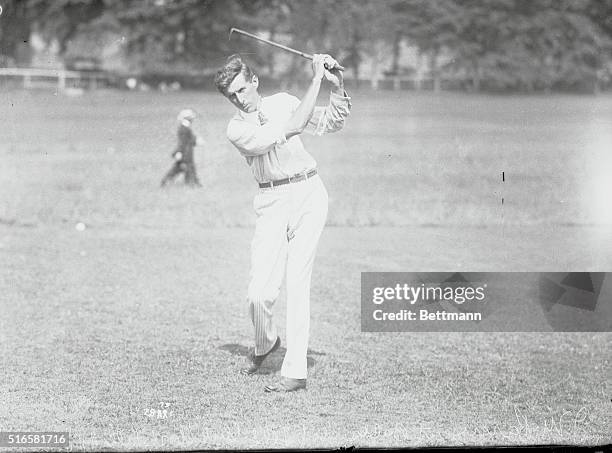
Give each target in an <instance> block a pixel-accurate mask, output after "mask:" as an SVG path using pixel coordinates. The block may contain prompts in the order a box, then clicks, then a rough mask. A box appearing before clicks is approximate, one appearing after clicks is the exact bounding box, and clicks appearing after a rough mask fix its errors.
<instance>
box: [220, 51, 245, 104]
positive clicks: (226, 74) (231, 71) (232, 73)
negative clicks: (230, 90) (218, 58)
mask: <svg viewBox="0 0 612 453" xmlns="http://www.w3.org/2000/svg"><path fill="white" fill-rule="evenodd" d="M240 73H242V74H243V75H244V78H245V79H246V80H249V79H250V78H251V77H252V76H253V71H252V70H251V68H249V67H248V66H247V65H246V64H245V63H244V62H243V61H242V58H241V57H240V55H239V54H237V53H236V54H234V55H230V56H229V57H227V61H226V62H225V64H224V65H223V67H222V68H221V69H219V70H218V71H217V74H216V75H215V86H216V87H217V89H218V90H219V91H220V92H221V93H222V94H223V95H224V96H225V95H226V93H227V87H229V86H230V85H231V83H232V82H233V81H234V79H235V78H236V76H237V75H238V74H240Z"/></svg>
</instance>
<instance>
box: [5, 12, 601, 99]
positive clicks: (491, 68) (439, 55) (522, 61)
mask: <svg viewBox="0 0 612 453" xmlns="http://www.w3.org/2000/svg"><path fill="white" fill-rule="evenodd" d="M230 26H234V27H240V28H244V29H246V30H250V31H254V32H257V33H265V34H266V35H267V36H268V37H270V38H271V39H278V40H280V41H281V42H283V43H285V44H287V45H291V46H293V47H296V48H299V49H305V50H319V49H324V50H325V51H327V52H329V53H332V54H334V55H335V56H337V58H338V59H339V60H341V61H342V62H343V64H344V65H345V66H347V67H348V68H349V70H350V71H351V72H349V73H347V74H348V75H349V76H351V75H352V77H353V78H356V79H358V78H359V77H360V69H361V68H362V66H363V63H364V62H365V61H368V62H370V63H371V64H372V65H374V66H376V65H380V67H379V69H381V71H384V72H385V73H386V74H390V75H393V74H401V73H407V74H409V73H410V71H411V70H414V68H404V67H402V65H401V56H402V49H403V48H404V45H405V44H409V45H413V46H415V47H416V48H417V49H418V52H419V55H420V56H421V57H422V58H423V59H424V61H426V63H427V69H428V74H429V76H430V77H431V79H432V80H433V85H434V88H438V87H439V86H440V83H441V81H442V80H443V79H444V78H449V77H450V78H453V79H454V80H457V81H459V82H460V84H461V86H462V87H464V88H465V89H469V90H476V91H478V90H482V89H499V90H508V89H511V90H550V89H589V90H597V89H599V88H601V87H608V86H609V85H610V80H611V74H612V63H611V62H612V0H308V1H305V0H301V1H300V0H55V1H51V0H7V1H4V2H3V13H2V15H1V16H0V56H2V60H1V61H0V63H1V62H2V61H4V62H5V65H6V62H8V61H20V59H21V60H23V58H20V51H21V52H23V48H24V42H25V43H27V40H28V39H29V37H30V36H31V33H32V32H33V31H35V32H37V33H39V34H40V35H41V36H43V37H45V39H47V40H55V41H56V42H57V43H58V44H59V52H60V54H66V53H67V52H69V51H70V46H71V43H73V42H74V41H75V40H77V39H79V37H80V39H81V40H82V39H83V37H85V39H87V40H89V41H91V42H92V43H93V44H94V45H95V43H96V42H98V41H99V40H101V39H102V37H103V36H105V35H108V34H114V35H117V36H122V43H123V44H122V45H123V47H122V52H123V53H124V54H125V56H126V57H127V58H126V60H127V61H129V62H130V65H131V68H130V69H131V70H138V71H145V72H146V71H152V70H160V68H161V69H167V70H169V69H172V70H175V71H202V70H207V69H208V70H210V69H211V68H213V67H217V66H219V64H220V63H221V62H222V61H223V58H224V57H225V56H227V55H228V54H230V53H232V52H233V51H234V49H235V43H231V42H229V41H228V30H229V27H230ZM240 49H241V50H242V51H243V52H248V53H250V54H252V58H253V59H255V60H257V62H258V63H259V64H260V65H262V67H264V68H266V69H267V71H268V72H269V73H271V74H272V75H276V76H280V75H281V74H278V73H277V72H278V67H277V66H278V65H277V64H276V62H277V56H278V55H277V54H278V52H277V51H275V50H273V49H270V48H268V47H266V46H261V45H258V44H257V43H254V42H250V41H246V40H245V41H241V42H240ZM303 66H304V65H303V64H300V63H299V61H298V60H294V61H293V62H292V63H291V64H289V66H288V67H285V68H284V69H283V70H284V71H286V72H287V73H286V74H282V75H283V76H285V77H287V76H290V75H291V73H292V72H296V71H299V70H301V68H303Z"/></svg>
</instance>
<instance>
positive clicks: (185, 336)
mask: <svg viewBox="0 0 612 453" xmlns="http://www.w3.org/2000/svg"><path fill="white" fill-rule="evenodd" d="M0 99H2V104H1V106H0V113H1V114H2V117H3V118H4V120H5V121H4V127H2V128H1V129H0V157H1V158H2V165H1V166H0V187H1V188H2V190H1V191H0V269H1V274H0V294H1V296H0V309H1V310H2V315H0V354H1V356H2V358H3V362H2V367H0V398H1V399H0V426H1V427H2V430H4V431H8V430H20V431H25V430H32V431H34V430H36V431H52V430H53V431H70V432H71V436H72V442H73V446H74V448H75V449H76V450H100V449H107V448H110V449H138V450H143V449H168V448H180V449H195V448H248V447H252V448H264V447H268V448H281V447H302V448H306V447H307V448H315V447H338V446H347V445H358V446H388V447H391V446H422V445H428V446H430V445H474V444H487V445H490V444H506V445H507V444H512V445H515V444H542V443H546V444H549V443H555V444H580V445H584V444H589V445H591V444H603V443H610V442H612V436H611V435H610V433H611V432H612V429H611V428H612V416H611V415H610V413H611V412H612V411H611V410H610V409H611V407H612V406H611V405H612V402H611V400H610V398H611V397H612V381H611V379H610V376H611V375H612V373H611V371H612V370H611V368H610V362H611V357H610V344H611V340H612V334H610V333H550V332H549V333H496V334H493V333H462V334H459V333H435V334H434V333H418V334H417V333H397V334H390V333H385V334H382V333H378V334H375V333H362V332H360V317H359V316H360V313H359V309H360V304H359V290H360V286H359V278H360V272H364V271H411V270H414V271H443V270H444V271H462V270H465V271H482V270H492V271H525V270H530V271H552V270H554V271H564V270H568V271H569V270H580V271H610V269H612V226H611V221H612V216H611V215H610V212H611V210H610V196H611V195H612V188H611V187H612V186H611V182H610V181H612V180H611V179H610V177H609V175H610V174H611V172H612V168H611V165H612V159H611V154H610V150H611V149H612V132H611V131H610V129H609V124H610V123H611V120H612V96H609V95H603V96H600V97H579V96H542V97H523V96H516V97H487V96H467V95H458V94H445V95H440V96H434V95H432V94H431V93H422V94H420V93H401V94H400V95H397V94H396V93H386V92H383V93H378V94H376V96H373V95H372V93H368V92H361V93H357V94H356V95H354V98H353V114H352V117H351V119H350V122H349V123H348V124H347V127H346V129H345V130H344V131H343V132H341V133H339V134H335V135H330V136H328V137H325V138H313V137H306V138H305V143H306V146H307V148H308V149H309V150H311V151H312V154H313V155H314V156H315V158H316V159H317V161H318V163H319V168H320V173H321V175H322V178H323V180H324V182H325V184H326V186H327V188H328V191H329V194H330V215H329V221H328V225H329V227H328V228H327V229H326V231H325V232H324V234H323V238H322V240H321V244H320V247H319V254H318V258H317V264H316V265H315V271H314V276H313V289H312V291H313V294H312V295H313V307H312V328H311V342H310V351H309V389H308V390H307V391H306V392H300V393H297V394H293V395H266V394H264V393H263V391H262V389H263V386H264V385H265V384H266V383H268V382H269V381H270V380H272V379H273V378H274V377H275V376H276V375H277V374H278V373H279V370H280V364H281V361H282V354H283V352H284V349H282V348H281V350H280V351H279V352H278V353H275V354H274V355H273V356H272V357H271V359H270V360H269V361H267V362H266V365H265V368H264V374H262V375H259V376H255V377H253V378H252V379H245V378H244V377H243V376H240V375H239V374H238V373H237V370H238V368H239V367H240V365H241V364H242V362H243V361H244V356H245V355H246V351H247V348H248V347H249V346H250V345H251V326H250V324H249V321H248V319H247V316H246V305H245V302H244V295H245V290H246V284H247V275H248V263H249V243H250V240H251V234H252V225H253V214H252V211H251V203H252V195H253V194H254V192H255V186H254V183H253V181H252V178H251V176H250V174H249V170H248V168H247V167H246V165H245V163H244V162H243V160H242V159H241V158H240V156H239V155H238V153H237V152H236V151H235V150H234V149H232V147H231V145H229V144H228V143H226V140H225V138H224V127H225V123H226V121H227V119H228V118H229V116H230V115H231V113H232V108H231V106H230V105H229V104H228V103H227V102H224V101H223V99H221V98H220V97H219V95H217V94H215V93H194V92H192V93H189V92H184V93H175V94H166V95H164V94H157V93H128V92H118V91H108V92H105V91H99V92H93V93H86V94H85V95H84V96H82V97H75V98H69V97H64V96H56V95H54V94H53V93H42V92H4V93H1V94H0ZM187 106H191V107H194V108H195V109H196V110H197V111H198V112H200V113H201V118H200V119H199V120H198V122H197V123H196V125H195V128H196V130H197V131H198V132H199V133H200V134H201V135H202V136H204V138H205V139H206V141H207V144H206V146H205V147H204V148H203V149H200V150H198V151H197V154H196V161H197V163H198V170H199V173H200V178H201V180H202V182H203V184H204V187H203V188H202V189H199V190H190V189H186V188H184V187H183V186H182V185H181V184H176V185H175V186H172V187H169V188H168V189H167V190H160V189H159V188H158V184H159V180H160V179H161V177H162V175H163V174H164V172H165V171H166V170H167V169H168V168H169V166H170V157H169V154H170V152H171V150H172V148H173V146H174V143H175V137H174V128H175V123H174V118H175V115H176V113H177V112H178V110H180V109H181V108H184V107H187ZM502 171H503V172H504V175H505V181H502V177H501V173H502ZM502 197H503V198H504V204H503V205H502V204H501V198H502ZM77 222H83V223H85V224H86V225H87V228H86V229H85V231H77V230H76V229H75V224H76V223H77ZM283 298H284V296H281V299H280V300H279V302H278V303H277V307H276V309H277V312H276V314H275V316H276V317H277V319H278V320H282V319H284V314H285V311H284V310H285V307H284V299H283ZM509 302H510V301H509ZM605 302H607V303H610V302H611V301H605ZM280 324H281V332H282V331H283V327H284V326H283V325H282V324H283V323H282V322H281V323H280ZM282 337H283V339H284V333H283V334H282Z"/></svg>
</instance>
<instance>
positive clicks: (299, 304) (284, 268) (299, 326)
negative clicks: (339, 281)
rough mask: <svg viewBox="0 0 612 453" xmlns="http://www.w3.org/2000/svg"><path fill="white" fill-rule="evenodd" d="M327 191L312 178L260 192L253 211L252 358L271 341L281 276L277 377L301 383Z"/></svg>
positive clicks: (304, 367)
mask: <svg viewBox="0 0 612 453" xmlns="http://www.w3.org/2000/svg"><path fill="white" fill-rule="evenodd" d="M327 202H328V199H327V191H326V190H325V186H324V185H323V182H322V181H321V179H320V178H319V176H318V175H315V176H313V177H312V178H309V179H307V180H305V181H301V182H298V183H293V184H285V185H282V186H278V187H273V188H266V189H260V190H259V193H258V194H257V195H256V196H255V200H254V201H253V207H254V209H255V214H256V216H257V217H256V222H255V236H254V237H253V241H252V243H251V272H250V283H249V288H248V302H249V315H250V317H251V321H252V322H253V326H254V327H255V354H257V355H262V354H265V353H267V352H268V351H269V350H270V349H271V348H272V346H273V345H274V342H275V341H276V338H277V335H278V333H277V329H276V325H275V323H274V321H273V316H272V307H273V306H274V303H275V301H276V299H277V297H278V294H279V292H280V287H281V284H282V282H283V277H284V276H285V273H286V276H287V329H286V330H287V340H286V348H287V352H286V353H285V359H284V360H283V366H282V369H281V375H282V376H285V377H290V378H296V379H304V378H306V373H307V372H306V353H307V351H308V334H309V328H310V279H311V276H312V267H313V264H314V258H315V254H316V250H317V244H318V242H319V238H320V236H321V232H322V231H323V227H324V226H325V220H326V218H327Z"/></svg>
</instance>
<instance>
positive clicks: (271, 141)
mask: <svg viewBox="0 0 612 453" xmlns="http://www.w3.org/2000/svg"><path fill="white" fill-rule="evenodd" d="M227 138H228V139H229V141H230V142H232V144H233V145H234V146H235V147H236V148H237V149H238V151H240V154H242V155H243V156H261V155H262V154H267V153H269V152H270V151H273V150H274V148H275V147H276V146H277V145H282V144H284V143H286V142H287V139H286V137H285V133H284V131H283V128H282V126H281V125H280V124H275V123H272V122H270V123H267V124H264V125H263V126H259V125H257V124H252V123H248V122H246V121H240V120H232V121H230V123H229V125H228V126H227Z"/></svg>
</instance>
